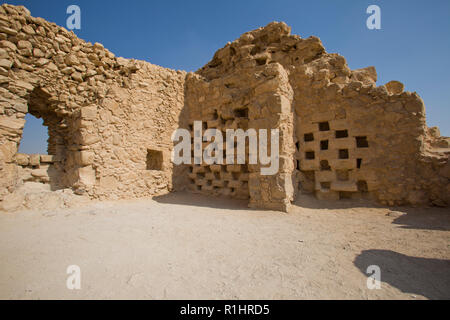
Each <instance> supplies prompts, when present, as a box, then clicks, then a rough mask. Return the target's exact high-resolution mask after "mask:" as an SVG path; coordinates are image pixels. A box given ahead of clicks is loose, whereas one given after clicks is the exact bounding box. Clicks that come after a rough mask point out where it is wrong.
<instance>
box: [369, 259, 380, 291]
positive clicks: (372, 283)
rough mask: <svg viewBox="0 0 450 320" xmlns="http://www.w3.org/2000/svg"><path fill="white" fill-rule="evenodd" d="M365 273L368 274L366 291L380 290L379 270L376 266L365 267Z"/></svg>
mask: <svg viewBox="0 0 450 320" xmlns="http://www.w3.org/2000/svg"><path fill="white" fill-rule="evenodd" d="M366 273H367V274H369V277H368V278H367V289H369V290H374V289H381V269H380V267H379V266H377V265H371V266H368V267H367V270H366Z"/></svg>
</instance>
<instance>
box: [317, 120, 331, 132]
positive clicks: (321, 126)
mask: <svg viewBox="0 0 450 320" xmlns="http://www.w3.org/2000/svg"><path fill="white" fill-rule="evenodd" d="M319 131H330V124H329V123H328V121H327V122H320V123H319Z"/></svg>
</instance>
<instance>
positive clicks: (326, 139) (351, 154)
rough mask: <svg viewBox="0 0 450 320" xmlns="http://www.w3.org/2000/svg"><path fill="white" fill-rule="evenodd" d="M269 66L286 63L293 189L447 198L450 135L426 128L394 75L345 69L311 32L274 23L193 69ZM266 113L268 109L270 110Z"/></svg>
mask: <svg viewBox="0 0 450 320" xmlns="http://www.w3.org/2000/svg"><path fill="white" fill-rule="evenodd" d="M271 65H278V66H279V67H277V68H281V69H283V71H281V72H282V73H285V74H286V75H287V77H288V81H287V82H288V83H287V85H285V86H286V87H290V88H292V91H293V97H292V98H291V99H289V94H287V95H286V97H288V99H287V100H288V101H291V100H292V107H293V108H292V109H293V113H294V116H295V119H294V125H295V135H294V138H293V139H294V143H295V146H296V147H295V151H294V153H295V154H294V155H293V156H292V157H291V158H289V153H287V154H286V156H287V159H291V160H292V161H293V165H294V166H295V170H294V171H293V184H294V186H295V189H296V190H295V191H299V192H306V193H314V194H315V195H316V196H317V197H319V198H321V199H341V198H357V197H366V198H373V199H376V200H378V201H380V202H381V203H384V204H389V205H402V204H434V205H448V204H449V203H450V192H449V191H450V184H449V178H450V176H449V170H450V163H449V161H448V159H449V154H450V149H449V147H450V144H449V139H448V138H445V137H440V135H439V130H438V129H437V128H433V129H429V128H428V127H427V126H426V121H425V106H424V103H423V101H422V100H421V99H420V97H419V96H418V95H417V94H416V93H411V92H403V85H402V84H401V83H400V82H398V81H392V82H389V83H388V84H386V85H383V86H378V87H377V86H376V83H375V82H376V79H377V74H376V71H375V68H374V67H368V68H365V69H361V70H350V69H349V68H348V66H347V63H346V61H345V59H344V58H343V57H342V56H340V55H337V54H328V53H326V52H325V49H324V47H323V45H322V43H321V42H320V40H319V39H318V38H316V37H310V38H308V39H301V38H300V37H299V36H296V35H291V34H290V28H289V27H287V26H286V25H285V24H284V23H271V24H269V25H268V26H266V27H264V28H260V29H258V30H254V31H251V32H248V33H245V34H243V35H242V36H241V37H240V38H239V39H237V40H236V41H234V42H232V43H228V44H227V45H226V46H225V47H224V48H223V49H220V50H219V51H218V52H217V53H216V54H215V56H214V58H213V59H212V61H211V62H210V63H209V64H207V65H206V66H205V67H203V68H202V69H201V70H199V71H198V73H199V74H201V75H202V76H203V77H205V78H207V79H212V81H211V82H213V81H218V79H226V78H227V74H245V73H252V72H253V73H254V74H255V75H256V74H258V70H260V69H261V68H263V67H268V66H271ZM280 65H281V66H280ZM249 70H253V71H249ZM255 81H256V80H255V79H253V81H247V82H248V84H247V85H246V86H247V89H248V90H250V92H251V93H250V94H255V93H256V89H254V88H253V87H252V83H255ZM270 81H274V82H277V84H280V85H282V82H283V81H282V80H281V79H275V80H269V82H270ZM257 95H258V96H260V95H259V94H257ZM226 103H227V102H226V99H225V101H224V102H223V104H226ZM272 103H273V102H272ZM286 105H288V104H286ZM259 107H260V108H261V110H264V107H263V105H259ZM271 111H272V112H266V113H265V117H269V118H270V117H274V111H273V110H271ZM275 112H277V111H275ZM281 112H282V111H278V114H279V115H280V120H281V121H280V122H279V123H278V124H277V125H278V126H283V125H286V126H287V127H289V126H290V122H291V120H290V119H289V118H286V119H285V118H284V116H282V115H281ZM282 170H283V169H282ZM289 172H290V170H287V171H286V173H287V174H289ZM282 176H283V174H282V173H281V172H280V175H279V177H278V179H279V180H281V181H283V183H281V184H278V185H279V186H281V189H282V190H284V193H285V200H286V202H288V201H290V199H291V196H290V195H291V191H290V188H291V185H290V183H285V182H286V181H287V180H288V179H287V176H284V177H283V178H282ZM259 187H260V186H256V185H255V186H254V188H255V189H256V188H259ZM269 189H270V190H274V189H273V186H271V188H269ZM250 194H252V187H251V188H250ZM264 197H265V198H267V199H270V197H268V196H264Z"/></svg>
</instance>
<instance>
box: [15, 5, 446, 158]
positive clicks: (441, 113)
mask: <svg viewBox="0 0 450 320" xmlns="http://www.w3.org/2000/svg"><path fill="white" fill-rule="evenodd" d="M7 3H10V4H17V5H18V4H21V5H25V6H26V7H27V8H28V9H30V10H31V13H32V15H33V16H39V17H43V18H45V19H47V20H50V21H52V22H55V23H57V24H58V25H62V26H65V24H66V19H67V17H68V15H67V14H66V9H67V7H68V6H69V5H71V4H76V5H78V6H80V8H81V15H82V17H81V30H75V33H76V34H77V35H78V36H79V37H80V38H82V39H84V40H86V41H90V42H92V43H94V42H101V43H102V44H103V45H104V46H105V47H106V48H108V49H109V50H111V51H112V52H113V53H114V54H116V55H117V56H122V57H125V58H136V59H142V60H146V61H149V62H151V63H154V64H158V65H161V66H163V67H168V68H173V69H181V70H186V71H195V70H196V69H198V68H200V67H201V66H203V65H205V64H206V63H207V62H208V61H209V60H210V59H211V58H212V56H213V55H214V53H215V51H217V49H219V48H221V47H223V46H224V45H225V44H226V43H227V42H228V41H233V40H234V39H236V38H238V37H239V36H240V35H241V34H242V33H244V32H247V31H250V30H253V29H256V28H258V27H261V26H265V25H266V24H268V23H269V22H271V21H284V22H286V23H287V24H288V25H290V26H291V27H292V33H294V34H298V35H300V36H301V37H303V38H307V37H309V36H311V35H315V36H318V37H319V38H321V40H322V42H323V44H324V45H325V48H326V49H327V51H328V52H336V53H339V54H341V55H343V56H344V57H345V58H346V59H347V62H348V64H349V66H350V68H352V69H357V68H362V67H366V66H371V65H373V66H375V67H376V68H377V71H378V84H384V83H386V82H388V81H390V80H399V81H401V82H403V83H404V84H405V87H406V90H408V91H416V92H418V93H419V94H420V95H421V97H422V98H423V99H424V101H425V104H426V106H427V118H428V125H429V126H439V127H440V129H441V133H442V134H443V135H446V136H450V124H449V119H450V59H449V57H450V1H448V0H433V1H422V0H420V1H418V0H416V1H414V0H388V1H381V0H370V1H366V0H315V1H311V0H308V1H303V0H292V1H291V0H286V1H283V0H277V1H275V0H272V1H264V0H258V1H255V0H246V1H242V0H241V1H235V0H227V1H214V0H210V1H203V0H199V1H195V0H191V1H170V0H166V1H151V0H128V1H123V0H122V1H120V0H109V1H101V0H87V1H84V0H79V1H76V0H71V1H66V0H53V1H52V0H22V1H20V0H17V1H14V0H10V1H7ZM371 4H376V5H378V6H380V8H381V14H382V18H381V27H382V29H381V30H368V29H367V27H366V19H367V17H368V15H367V14H366V9H367V7H368V6H369V5H371ZM28 118H29V117H27V119H28ZM39 130H40V129H39V121H31V120H30V121H28V123H27V125H26V128H25V132H24V143H23V144H22V145H21V151H22V152H27V153H32V152H42V150H45V145H46V142H45V141H46V137H45V130H43V129H41V130H40V131H39ZM43 132H44V133H43Z"/></svg>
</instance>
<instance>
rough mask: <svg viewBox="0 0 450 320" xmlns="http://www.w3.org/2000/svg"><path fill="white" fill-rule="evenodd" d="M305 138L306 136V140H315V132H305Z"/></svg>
mask: <svg viewBox="0 0 450 320" xmlns="http://www.w3.org/2000/svg"><path fill="white" fill-rule="evenodd" d="M303 138H304V140H305V142H308V141H314V134H312V133H305V135H304V137H303Z"/></svg>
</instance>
